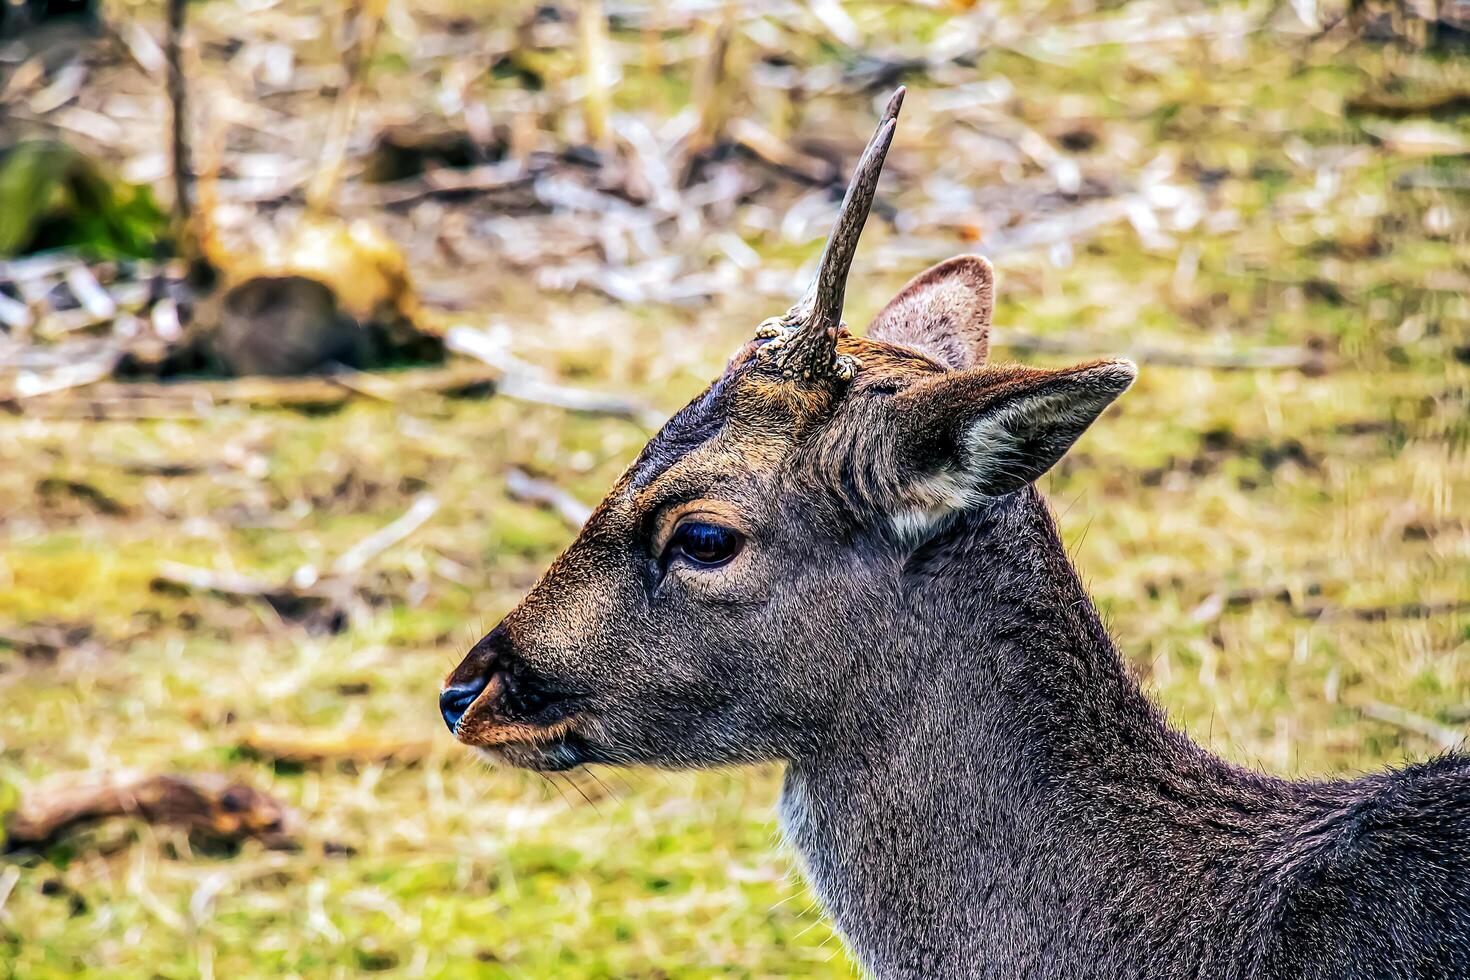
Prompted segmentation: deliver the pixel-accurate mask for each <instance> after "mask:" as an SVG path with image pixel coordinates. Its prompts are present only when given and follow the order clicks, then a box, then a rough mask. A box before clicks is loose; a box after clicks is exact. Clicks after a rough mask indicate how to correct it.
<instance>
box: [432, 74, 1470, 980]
mask: <svg viewBox="0 0 1470 980" xmlns="http://www.w3.org/2000/svg"><path fill="white" fill-rule="evenodd" d="M902 100H903V89H899V90H898V91H897V92H896V93H895V94H894V96H893V98H892V100H891V101H890V102H889V103H888V106H887V109H886V110H885V112H884V114H883V117H882V120H881V122H880V123H879V126H878V129H877V132H876V133H875V134H874V136H873V138H872V140H871V141H870V142H869V144H868V146H867V148H866V150H865V151H864V152H863V154H862V156H861V158H860V160H859V162H858V165H857V169H856V172H855V174H854V176H853V178H852V182H851V184H850V185H849V187H848V189H847V192H846V195H845V197H844V198H843V202H842V204H841V207H840V212H839V216H838V218H837V221H836V224H835V226H834V228H833V231H832V233H831V237H830V238H829V239H828V241H827V244H826V246H825V248H824V250H823V253H822V256H821V259H820V263H819V266H818V269H817V272H816V274H815V276H814V278H813V280H812V283H811V285H810V287H809V288H808V289H807V290H806V292H805V293H804V294H803V296H802V297H801V299H800V300H799V301H798V302H797V303H796V305H794V306H793V307H791V309H790V310H789V311H788V312H787V313H786V314H785V315H784V316H779V317H773V318H771V319H769V320H766V321H765V322H763V323H762V324H760V325H759V327H758V328H757V330H756V331H755V335H754V337H753V338H751V339H750V340H749V341H747V342H746V343H744V344H743V345H742V346H741V347H740V348H739V349H738V350H737V351H736V352H735V353H734V355H733V356H732V357H731V358H730V360H729V362H728V364H727V365H726V367H725V369H724V371H723V373H722V374H721V375H720V376H719V377H718V378H717V379H715V380H714V381H713V383H711V384H710V385H709V387H708V388H706V389H705V390H704V391H703V392H702V393H701V394H700V395H699V396H698V397H696V398H695V399H694V400H693V401H691V402H690V403H689V404H688V405H687V406H686V407H685V408H683V409H682V410H681V411H679V412H678V413H677V414H675V415H674V416H673V417H672V418H670V419H669V421H668V422H667V423H666V424H665V425H664V427H663V428H662V429H661V430H660V431H659V432H658V433H657V434H656V435H655V436H654V437H653V438H652V439H651V440H650V441H649V442H648V444H647V446H646V447H645V448H644V449H643V450H642V452H641V453H640V454H639V455H638V457H637V458H636V459H635V460H634V461H633V463H632V464H631V465H630V466H629V467H628V469H627V470H626V471H625V472H624V474H623V475H622V477H621V478H620V479H619V480H618V481H617V482H616V484H615V485H614V486H613V487H612V489H611V491H610V492H609V493H608V495H607V497H606V498H605V499H604V500H603V501H602V503H601V504H600V505H599V506H598V507H597V508H596V510H595V511H594V512H593V513H592V515H591V516H590V518H588V520H587V522H586V524H585V526H584V527H583V528H582V529H581V531H580V533H579V534H578V535H577V537H576V538H575V540H574V541H573V543H572V544H571V545H570V546H569V547H568V548H567V549H566V550H565V551H564V552H563V553H562V554H561V555H560V556H559V557H558V558H556V559H555V560H554V561H553V562H552V564H551V566H550V568H549V569H548V570H547V571H546V573H545V575H544V576H543V577H542V578H541V579H540V581H539V582H538V583H537V584H536V585H535V586H534V587H533V588H532V589H531V590H530V592H529V593H528V594H527V595H526V596H525V597H524V599H523V600H522V601H521V602H520V603H519V604H518V605H517V606H516V607H515V608H514V609H513V610H512V611H511V612H510V613H509V614H508V615H506V616H505V618H504V619H503V620H501V622H500V623H499V624H498V625H496V626H495V628H494V629H493V630H491V631H490V632H489V633H488V634H487V635H485V636H484V638H483V639H481V640H480V641H479V642H478V643H476V644H475V645H474V647H473V648H472V649H471V650H470V651H469V653H468V654H467V655H466V656H465V657H464V659H463V661H462V662H461V663H460V664H459V665H458V666H457V667H455V669H454V670H452V671H451V672H450V673H449V675H448V677H447V678H446V680H445V682H444V685H443V687H442V689H441V693H440V704H439V706H440V712H441V714H442V717H443V720H444V722H445V723H446V724H447V725H448V727H449V729H450V730H451V731H452V732H453V733H454V735H455V736H456V737H457V739H458V740H459V741H460V742H462V743H464V744H466V745H469V746H472V747H474V748H475V749H476V750H477V751H478V752H479V753H480V754H482V755H484V756H485V757H486V758H488V759H490V760H492V761H494V762H497V763H501V764H505V765H509V766H514V767H520V768H524V769H529V770H536V771H541V772H556V771H562V770H568V769H573V768H576V767H580V766H585V765H612V766H651V767H662V768H673V769H687V768H697V767H713V766H729V765H736V764H747V763H777V764H782V765H784V767H785V773H784V781H783V784H782V792H781V800H780V804H779V818H780V825H781V828H782V832H783V834H784V837H785V838H786V840H787V841H788V843H789V844H790V845H791V847H792V849H793V850H794V851H795V853H796V856H797V858H798V862H799V864H800V866H801V868H802V870H803V872H804V873H805V875H806V877H807V879H808V881H809V882H810V884H811V886H812V888H813V890H814V892H815V893H816V895H817V897H818V899H819V901H820V904H821V906H822V907H823V909H824V910H825V912H826V913H827V915H828V916H829V917H830V919H831V920H832V921H833V923H834V924H835V927H836V929H837V931H838V932H839V934H840V935H841V937H842V939H843V941H844V943H845V944H846V945H847V947H848V948H849V950H850V951H851V953H852V954H853V956H854V958H855V959H856V960H857V961H858V962H859V963H860V964H861V966H862V968H863V969H864V970H866V971H867V973H869V974H870V975H872V976H875V977H881V978H889V977H896V978H905V977H996V978H1082V977H1086V978H1118V980H1121V978H1170V980H1173V978H1180V980H1182V978H1210V980H1248V978H1249V980H1276V978H1281V980H1284V978H1293V980H1299V978H1310V980H1329V978H1341V980H1346V978H1350V977H1351V978H1368V977H1372V978H1426V980H1427V978H1431V977H1432V978H1449V977H1470V757H1467V756H1466V755H1465V754H1463V753H1449V754H1445V755H1442V756H1440V757H1437V758H1433V759H1430V760H1428V761H1422V762H1417V763H1413V764H1409V765H1405V766H1403V767H1402V768H1399V769H1396V770H1390V771H1385V772H1378V773H1372V774H1368V775H1363V776H1361V777H1358V778H1351V779H1340V780H1319V779H1299V780H1293V779H1285V778H1278V777H1276V776H1273V775H1268V774H1266V773H1263V772H1259V771H1256V770H1253V769H1250V768H1247V767H1243V766H1240V765H1237V764H1234V763H1231V762H1229V761H1227V760H1225V759H1223V758H1221V757H1219V756H1217V755H1215V754H1213V753H1211V752H1209V751H1207V750H1206V749H1205V748H1203V747H1201V746H1200V745H1198V744H1197V743H1196V742H1194V741H1193V740H1191V739H1190V738H1189V737H1188V736H1187V735H1186V734H1185V733H1184V732H1183V731H1182V730H1180V729H1179V728H1177V727H1175V726H1173V725H1172V724H1171V723H1170V722H1169V721H1168V720H1167V719H1166V716H1165V714H1164V713H1163V711H1162V710H1161V709H1160V708H1159V707H1158V706H1157V705H1156V704H1155V702H1154V701H1153V700H1152V699H1151V698H1150V697H1149V696H1148V695H1147V694H1146V693H1145V692H1144V690H1143V688H1142V686H1141V684H1140V682H1139V681H1138V680H1137V679H1136V677H1135V676H1134V673H1133V672H1132V671H1131V670H1130V668H1129V667H1128V666H1127V663H1126V661H1125V660H1124V658H1123V656H1122V655H1121V653H1120V652H1119V649H1118V647H1117V646H1116V645H1115V644H1114V641H1113V639H1112V637H1111V636H1110V635H1109V632H1108V630H1107V628H1105V626H1104V624H1103V622H1102V619H1101V618H1100V616H1099V613H1098V610H1097V608H1096V607H1095V606H1094V605H1093V603H1092V601H1091V600H1090V599H1089V597H1088V595H1087V592H1086V590H1085V589H1084V587H1083V584H1082V582H1081V580H1080V578H1079V575H1078V573H1077V571H1076V570H1075V568H1074V567H1073V564H1072V562H1071V560H1070V558H1069V556H1068V553H1067V551H1066V549H1065V548H1064V546H1063V542H1062V539H1061V537H1060V535H1059V533H1058V530H1057V526H1056V524H1055V522H1054V520H1053V518H1052V516H1051V513H1050V511H1049V509H1048V507H1047V504H1046V502H1045V501H1044V499H1043V498H1042V496H1041V494H1040V492H1039V491H1038V489H1037V487H1036V482H1037V480H1038V478H1039V477H1041V476H1042V475H1043V474H1045V473H1046V472H1047V471H1048V470H1049V469H1050V468H1051V467H1052V466H1054V465H1055V464H1056V463H1057V462H1058V460H1059V459H1061V457H1062V456H1063V454H1064V453H1066V452H1067V450H1068V449H1069V448H1070V447H1071V446H1072V445H1073V443H1075V442H1076V440H1077V439H1078V438H1079V437H1080V436H1081V435H1082V434H1083V432H1084V431H1085V430H1086V429H1087V428H1088V427H1089V426H1090V425H1091V424H1092V423H1093V422H1094V421H1095V420H1096V419H1097V418H1098V417H1099V416H1100V415H1101V414H1102V413H1103V411H1104V410H1105V409H1106V408H1107V407H1108V406H1109V405H1110V404H1111V403H1112V402H1113V401H1114V400H1115V399H1117V398H1118V397H1119V396H1120V395H1122V394H1123V392H1124V391H1126V390H1127V389H1128V388H1129V386H1130V385H1131V384H1132V383H1133V381H1134V378H1135V375H1136V368H1135V366H1134V365H1133V364H1132V363H1130V362H1129V361H1126V360H1100V361H1094V362H1091V363H1085V364H1079V365H1076V366H1073V367H1066V368H1060V369H1042V368H1035V367H1027V366H1022V365H1008V364H994V363H990V362H989V361H988V357H987V355H988V348H989V335H990V326H991V319H992V306H993V295H994V274H993V270H992V268H991V266H990V265H989V263H988V262H987V261H986V260H985V259H983V258H980V257H977V256H959V257H956V258H952V259H949V260H947V261H944V262H941V263H939V264H938V265H936V266H934V267H932V268H930V269H929V270H927V271H925V272H923V273H921V274H920V275H918V276H917V277H916V278H914V279H913V280H912V281H910V282H909V283H908V284H907V285H906V286H904V287H903V289H902V290H900V291H899V293H898V294H897V295H896V296H895V297H894V298H893V299H892V300H891V301H890V302H889V303H888V304H887V305H886V306H884V307H883V308H882V310H881V311H880V312H879V313H878V314H877V315H876V317H875V318H874V319H873V321H872V323H871V325H870V326H869V327H868V329H867V332H866V335H865V336H863V337H858V336H856V335H855V334H854V333H852V332H851V331H850V330H849V329H848V328H847V326H846V325H845V324H844V323H843V321H842V309H843V300H844V294H845V290H846V283H847V278H848V273H849V270H850V268H851V265H852V261H853V256H854V253H855V251H856V247H857V242H858V236H859V234H860V232H861V230H862V227H863V224H864V223H865V221H866V218H867V215H868V211H869V209H870V207H871V205H872V201H873V198H874V195H875V193H876V188H877V184H878V176H879V173H880V171H881V169H882V166H883V161H884V158H885V156H886V154H887V151H888V147H889V145H890V144H891V142H892V140H893V135H894V131H895V127H896V125H897V116H898V112H899V108H900V106H901V105H902Z"/></svg>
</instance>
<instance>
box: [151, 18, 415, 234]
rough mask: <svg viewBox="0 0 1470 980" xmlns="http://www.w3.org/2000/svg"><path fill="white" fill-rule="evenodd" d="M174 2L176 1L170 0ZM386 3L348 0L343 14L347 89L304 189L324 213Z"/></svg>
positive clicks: (312, 208)
mask: <svg viewBox="0 0 1470 980" xmlns="http://www.w3.org/2000/svg"><path fill="white" fill-rule="evenodd" d="M173 2H177V0H173ZM387 5H388V0H350V2H349V3H348V5H347V6H346V8H345V9H344V10H343V13H344V15H345V16H344V19H345V21H346V23H347V26H348V29H349V30H350V31H351V35H352V37H351V41H350V42H349V43H348V47H347V51H346V52H345V56H344V59H343V62H344V71H345V72H346V77H347V86H346V88H345V89H344V90H343V91H342V92H341V93H340V94H339V95H338V96H337V101H336V102H335V103H334V105H333V106H332V110H333V111H332V120H331V123H330V124H329V126H328V129H327V136H326V141H325V142H324V143H323V145H322V156H321V161H320V163H319V164H318V167H317V171H316V173H314V174H312V177H311V180H310V181H309V182H308V183H307V185H306V207H307V210H309V211H315V212H317V213H323V212H326V211H327V210H329V209H330V207H331V203H332V198H333V195H334V194H335V193H336V191H337V186H338V185H339V184H340V183H341V182H342V170H343V167H344V166H345V164H346V159H347V144H348V142H349V141H350V140H351V138H352V124H353V123H354V122H355V121H356V120H357V107H358V105H359V103H361V101H362V90H363V85H364V83H365V80H366V76H367V67H368V63H369V62H370V61H371V60H372V57H373V52H374V51H375V50H376V49H377V45H378V34H379V29H380V27H381V26H382V23H383V13H384V9H385V8H386V7H387Z"/></svg>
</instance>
